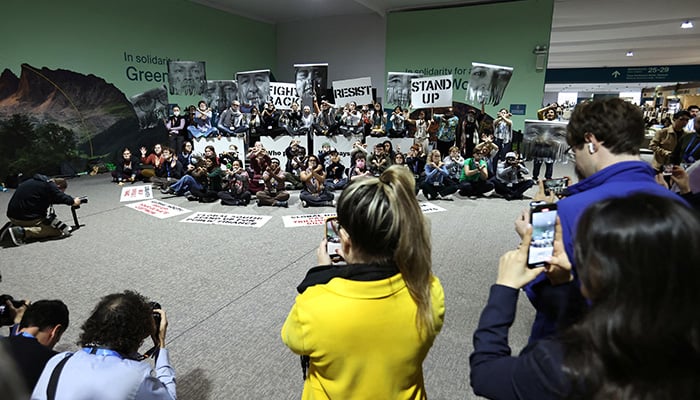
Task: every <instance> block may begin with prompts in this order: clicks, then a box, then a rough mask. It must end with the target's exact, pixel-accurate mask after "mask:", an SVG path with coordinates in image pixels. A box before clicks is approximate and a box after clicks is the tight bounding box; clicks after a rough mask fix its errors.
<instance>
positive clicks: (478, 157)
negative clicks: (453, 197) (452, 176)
mask: <svg viewBox="0 0 700 400" xmlns="http://www.w3.org/2000/svg"><path fill="white" fill-rule="evenodd" d="M477 147H478V146H477ZM481 152H482V150H481V149H478V148H475V149H474V156H473V157H472V158H467V159H466V160H464V168H462V175H461V176H460V177H459V194H460V196H469V197H474V198H476V197H477V196H481V195H483V194H484V193H487V192H490V191H492V190H493V188H494V185H493V183H492V182H491V181H490V180H489V173H488V164H486V160H485V157H483V156H482V154H481Z"/></svg>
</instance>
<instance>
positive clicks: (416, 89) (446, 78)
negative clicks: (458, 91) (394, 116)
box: [411, 75, 452, 109]
mask: <svg viewBox="0 0 700 400" xmlns="http://www.w3.org/2000/svg"><path fill="white" fill-rule="evenodd" d="M411 104H413V108H414V109H419V108H430V107H452V75H440V76H428V77H423V78H413V79H411Z"/></svg>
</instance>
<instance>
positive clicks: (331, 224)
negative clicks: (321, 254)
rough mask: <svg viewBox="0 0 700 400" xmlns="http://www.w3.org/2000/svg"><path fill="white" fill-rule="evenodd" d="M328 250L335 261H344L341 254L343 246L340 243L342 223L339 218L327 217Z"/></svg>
mask: <svg viewBox="0 0 700 400" xmlns="http://www.w3.org/2000/svg"><path fill="white" fill-rule="evenodd" d="M325 225H326V251H327V252H328V256H330V258H331V261H332V262H333V263H339V262H342V261H344V260H343V256H342V255H341V252H342V250H341V249H342V246H341V244H340V224H338V218H336V217H327V218H326V223H325Z"/></svg>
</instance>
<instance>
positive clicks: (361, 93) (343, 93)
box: [333, 77, 374, 105]
mask: <svg viewBox="0 0 700 400" xmlns="http://www.w3.org/2000/svg"><path fill="white" fill-rule="evenodd" d="M333 97H334V98H335V104H338V105H344V104H347V103H349V102H351V101H354V102H355V104H360V105H362V104H372V103H373V102H374V99H372V79H371V78H369V77H366V78H356V79H345V80H342V81H333Z"/></svg>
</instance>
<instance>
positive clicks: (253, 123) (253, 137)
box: [248, 106, 263, 143]
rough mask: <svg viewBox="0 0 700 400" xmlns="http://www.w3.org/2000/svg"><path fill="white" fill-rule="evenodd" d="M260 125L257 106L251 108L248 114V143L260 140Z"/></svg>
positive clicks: (260, 120)
mask: <svg viewBox="0 0 700 400" xmlns="http://www.w3.org/2000/svg"><path fill="white" fill-rule="evenodd" d="M262 123H263V122H262V117H261V116H260V111H259V110H258V106H253V107H251V109H250V114H248V138H249V142H248V143H251V142H255V141H258V140H260V134H261V133H262V131H263V128H262Z"/></svg>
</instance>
